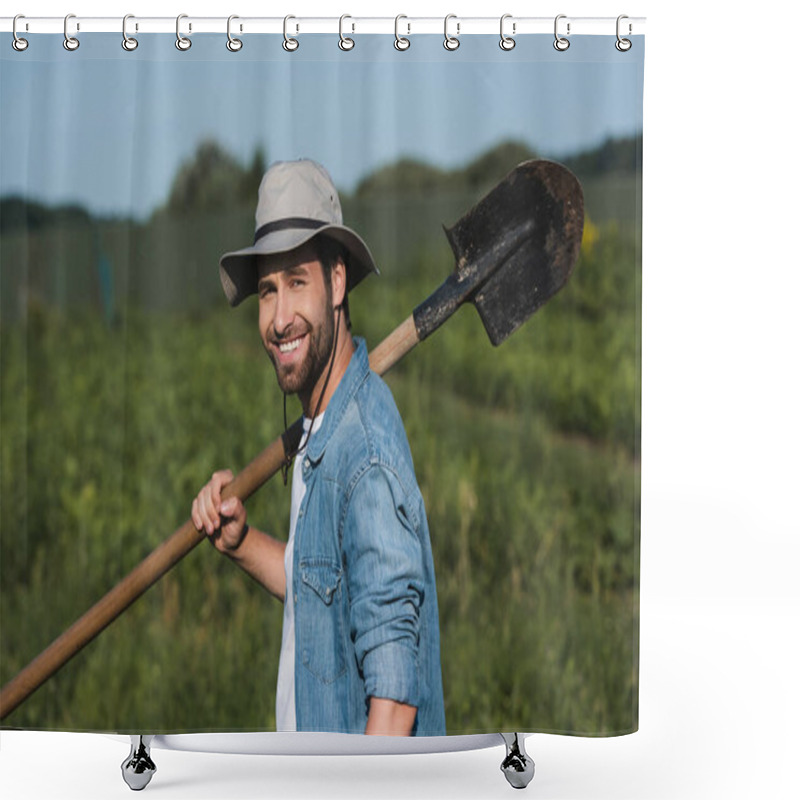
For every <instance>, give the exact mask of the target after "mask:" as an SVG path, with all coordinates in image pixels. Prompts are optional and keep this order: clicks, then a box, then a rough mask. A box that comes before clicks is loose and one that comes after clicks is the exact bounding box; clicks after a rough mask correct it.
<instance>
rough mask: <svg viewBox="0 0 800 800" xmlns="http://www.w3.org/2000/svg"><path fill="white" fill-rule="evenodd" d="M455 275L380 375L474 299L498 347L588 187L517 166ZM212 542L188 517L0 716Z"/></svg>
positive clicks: (468, 238)
mask: <svg viewBox="0 0 800 800" xmlns="http://www.w3.org/2000/svg"><path fill="white" fill-rule="evenodd" d="M445 233H446V235H447V238H448V241H449V242H450V246H451V247H452V249H453V253H454V254H455V257H456V266H455V271H454V272H453V273H452V274H451V275H450V276H449V277H448V278H447V280H445V281H444V283H442V285H441V286H440V287H439V288H438V289H437V290H436V291H435V292H434V293H433V294H432V295H431V296H430V297H429V298H428V299H427V300H425V301H424V302H423V303H421V304H420V305H419V306H417V308H416V309H414V313H413V314H411V316H409V317H408V319H406V320H405V321H404V322H403V323H401V324H400V325H399V326H398V327H397V328H396V329H395V330H394V331H393V332H392V333H391V334H390V335H389V336H388V337H387V338H386V339H384V341H383V342H381V343H380V344H379V345H378V346H377V347H376V348H375V349H374V350H373V351H372V353H371V354H370V357H369V363H370V367H371V368H372V369H373V370H374V371H375V372H377V373H378V374H379V375H382V374H383V373H384V372H386V371H387V370H388V369H389V368H390V367H392V366H393V365H394V364H396V363H397V362H398V361H399V360H400V359H401V358H402V357H403V356H404V355H405V354H406V353H408V352H409V351H410V350H411V349H413V348H414V347H415V346H416V345H417V344H418V343H419V342H421V341H422V340H423V339H425V338H427V337H428V336H430V334H431V333H433V332H434V331H435V330H436V329H437V328H438V327H439V326H440V325H442V324H443V323H444V322H445V321H446V320H447V319H449V318H450V317H451V316H452V314H453V313H454V312H455V311H456V310H457V309H458V308H459V307H460V306H461V305H463V304H464V303H466V302H471V303H473V304H474V305H475V307H476V308H477V310H478V314H479V315H480V318H481V320H482V322H483V324H484V327H485V328H486V332H487V333H488V334H489V339H490V340H491V342H492V344H494V345H499V344H501V343H502V342H504V341H505V340H506V339H507V338H508V337H509V336H510V335H511V334H512V333H513V332H514V331H515V330H516V329H517V328H518V327H519V326H520V325H522V323H523V322H525V320H527V319H528V318H529V317H530V316H531V315H532V314H533V313H534V312H535V311H536V310H537V309H539V308H541V306H542V305H543V304H544V303H546V302H547V300H549V299H550V298H551V297H552V296H553V295H554V294H555V293H556V292H557V291H558V290H559V289H560V288H561V287H562V286H563V285H564V284H565V283H566V281H567V279H568V278H569V276H570V274H571V272H572V267H573V265H574V264H575V261H576V259H577V257H578V251H579V250H580V244H581V237H582V234H583V192H582V190H581V186H580V184H579V183H578V181H577V179H576V178H575V176H574V175H573V174H572V173H571V172H570V171H569V170H567V169H566V168H565V167H562V166H561V165H559V164H556V163H554V162H551V161H542V160H537V161H526V162H524V163H522V164H520V165H519V166H517V167H516V168H515V169H513V170H512V171H511V172H510V173H509V174H508V175H507V176H506V177H505V178H503V180H502V181H500V183H499V184H497V186H495V187H494V188H493V189H492V190H491V191H490V192H489V194H487V195H486V196H485V197H484V198H483V199H482V200H481V201H480V202H479V203H478V204H477V205H476V206H474V207H473V208H472V209H471V210H470V211H469V212H468V213H467V214H465V215H464V216H463V217H462V218H461V219H460V220H459V221H458V222H456V224H455V225H453V227H452V228H445ZM301 434H302V420H301V419H298V420H297V421H296V422H295V423H294V424H293V425H292V426H291V427H290V428H289V429H288V430H287V431H286V432H285V433H284V434H283V436H282V437H281V438H280V439H277V440H275V441H274V442H273V443H272V444H270V445H269V446H268V447H267V448H266V449H265V450H264V451H262V452H261V454H260V455H258V456H257V457H256V458H255V459H254V460H253V461H251V462H250V464H248V465H247V466H246V467H245V468H244V469H243V470H242V471H241V472H240V473H239V474H238V475H237V476H236V477H235V478H234V480H233V481H232V482H231V483H229V484H228V485H227V486H226V487H225V488H224V490H223V492H222V497H223V499H225V498H228V497H231V496H234V495H235V496H237V497H239V499H240V500H242V502H244V501H245V500H247V498H248V497H250V495H252V494H253V492H255V491H256V490H257V489H258V488H259V487H260V486H261V485H262V484H264V483H265V482H266V481H267V480H269V479H270V478H271V477H272V476H273V475H274V474H275V473H276V472H278V470H279V469H280V467H281V465H282V464H283V463H284V462H285V461H286V459H287V456H288V457H291V456H292V455H293V454H294V453H295V452H296V451H297V449H298V447H299V445H300V438H301ZM205 538H206V535H205V533H204V532H198V531H197V530H196V529H195V527H194V525H193V523H192V521H191V520H188V521H186V522H185V523H184V524H183V525H182V526H181V527H180V528H178V530H176V531H175V532H174V533H173V534H172V536H170V537H169V538H168V539H167V540H166V541H164V542H163V543H162V544H161V545H160V546H159V547H158V548H156V549H155V550H154V551H153V552H152V553H151V554H150V555H149V556H148V557H147V558H146V559H145V560H144V561H142V562H141V563H140V564H139V565H138V566H137V567H136V568H135V569H134V570H133V571H132V572H130V573H129V574H128V575H127V577H125V578H124V579H123V580H122V581H120V582H119V583H118V584H117V585H116V586H115V587H114V588H113V589H111V591H109V592H108V593H107V594H106V595H105V596H104V597H103V598H102V599H101V600H100V601H98V602H97V603H96V604H95V605H94V606H92V608H90V609H89V611H87V612H86V613H85V614H84V615H83V616H82V617H81V618H80V619H79V620H78V621H77V622H75V623H74V624H73V625H72V626H71V627H70V628H69V629H67V630H66V631H65V632H64V633H63V634H61V636H59V637H58V639H56V640H55V641H54V642H53V643H52V644H51V645H50V646H49V647H48V648H47V649H46V650H44V651H42V653H40V654H39V655H38V656H37V657H36V658H35V659H34V660H33V661H32V662H31V663H30V664H28V666H27V667H25V668H24V669H23V670H22V671H21V672H20V673H18V674H17V675H16V677H14V678H13V679H12V680H10V681H9V682H8V683H7V684H6V685H5V686H4V687H3V689H2V691H0V719H5V717H6V716H8V715H9V714H10V713H11V712H12V711H13V710H14V709H15V708H16V707H17V706H18V705H19V704H20V703H22V702H23V701H24V700H25V699H26V698H27V697H28V696H29V695H30V694H32V693H33V692H34V691H35V690H36V689H37V688H39V686H41V685H42V684H43V683H44V682H45V681H46V680H47V679H48V678H50V677H51V676H52V675H53V674H54V673H55V672H56V671H57V670H58V669H60V668H61V667H62V666H63V665H64V664H65V663H66V662H67V661H69V659H70V658H72V656H74V655H75V654H76V653H78V652H79V651H80V650H81V649H82V648H83V647H84V646H85V645H87V644H88V643H89V642H90V641H92V639H94V638H95V637H96V636H97V635H98V634H99V633H100V632H101V631H102V630H103V629H104V628H105V627H106V626H108V625H109V624H110V623H111V622H113V621H114V620H115V619H116V618H117V617H118V616H119V615H120V614H121V613H122V612H123V611H124V610H125V609H126V608H127V607H128V606H130V605H131V604H132V603H133V602H134V601H135V600H136V599H138V598H139V597H140V596H141V595H142V594H144V592H145V591H147V589H149V588H150V586H152V585H153V584H154V583H155V582H156V581H157V580H158V579H159V578H160V577H161V576H162V575H164V573H166V572H167V571H168V570H169V569H171V568H172V567H173V566H174V565H175V564H176V563H177V562H178V561H180V559H181V558H183V557H184V556H185V555H186V554H187V553H189V552H190V551H191V550H192V549H193V548H195V547H196V546H197V545H198V544H200V542H202V541H203V540H204V539H205Z"/></svg>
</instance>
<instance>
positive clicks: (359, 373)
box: [307, 336, 369, 464]
mask: <svg viewBox="0 0 800 800" xmlns="http://www.w3.org/2000/svg"><path fill="white" fill-rule="evenodd" d="M353 341H354V342H355V345H356V349H355V352H354V353H353V355H352V356H351V357H350V363H349V364H348V365H347V369H346V370H345V372H344V375H343V376H342V379H341V380H340V381H339V385H338V386H337V387H336V390H335V391H334V393H333V397H331V400H330V402H329V403H328V405H327V407H326V408H325V416H324V417H323V418H322V426H321V427H320V429H319V430H318V431H317V432H316V433H312V434H311V438H310V439H309V442H308V451H307V455H308V458H309V459H310V460H311V461H312V462H313V463H314V464H316V463H317V462H318V461H319V460H320V459H321V458H322V456H323V455H324V454H325V448H326V447H327V445H328V442H329V441H330V438H331V436H333V433H334V431H335V430H336V429H337V428H338V427H339V422H340V421H341V419H342V416H344V412H345V410H346V409H347V407H348V406H349V405H350V401H351V400H352V399H353V396H354V395H355V393H356V391H358V388H359V386H361V384H362V383H363V382H364V380H365V379H366V377H367V375H368V374H369V356H368V355H367V344H366V342H365V341H364V340H363V339H362V338H361V337H360V336H354V337H353Z"/></svg>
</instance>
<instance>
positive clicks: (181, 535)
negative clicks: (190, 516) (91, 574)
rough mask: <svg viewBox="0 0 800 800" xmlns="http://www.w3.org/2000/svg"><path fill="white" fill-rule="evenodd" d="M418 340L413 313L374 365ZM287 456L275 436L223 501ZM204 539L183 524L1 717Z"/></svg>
mask: <svg viewBox="0 0 800 800" xmlns="http://www.w3.org/2000/svg"><path fill="white" fill-rule="evenodd" d="M418 342H419V338H418V336H417V331H416V328H415V326H414V318H413V315H412V316H410V317H409V318H408V319H407V320H405V322H403V323H402V324H401V325H399V326H398V327H397V328H396V329H395V330H394V331H393V332H392V333H391V334H389V336H387V337H386V339H384V340H383V341H382V342H381V343H380V344H379V345H378V346H377V347H376V348H375V349H374V350H373V351H372V353H371V354H370V359H369V360H370V367H371V368H372V369H373V370H374V371H375V372H377V373H378V374H379V375H382V374H383V373H385V372H386V371H387V370H388V369H390V368H391V367H392V366H393V365H394V364H396V363H397V362H398V361H399V360H400V359H401V358H402V357H403V356H404V355H405V354H406V353H408V352H409V351H410V350H411V349H412V348H413V347H414V346H415V345H416V344H417V343H418ZM299 423H300V420H298V422H296V423H295V425H293V426H292V428H296V427H298V426H299ZM285 458H286V453H285V450H284V444H283V440H282V439H276V440H275V441H274V442H272V444H270V445H269V446H268V447H266V448H265V449H264V450H263V451H262V452H261V453H260V454H259V455H258V456H256V457H255V458H254V459H253V460H252V461H251V462H250V463H249V464H248V465H247V466H246V467H245V468H244V469H243V470H242V471H241V472H240V473H239V474H238V475H237V476H236V477H235V478H234V479H233V481H231V483H229V484H228V485H227V486H226V487H225V488H224V489H223V491H222V497H223V499H225V498H228V497H232V496H236V497H238V498H239V499H240V500H241V501H242V502H245V501H246V500H247V499H248V498H249V497H250V496H251V495H252V494H253V493H254V492H255V491H256V490H257V489H258V488H259V487H260V486H262V485H263V484H264V483H266V482H267V481H268V480H269V479H270V478H271V477H272V476H273V475H274V474H275V473H276V472H277V471H278V470H279V469H280V468H281V465H282V464H283V462H284V460H285ZM205 538H206V536H205V533H203V532H200V531H197V530H196V528H195V527H194V523H193V522H192V521H191V520H187V521H186V522H184V523H183V525H181V527H180V528H178V530H176V531H175V532H174V533H173V534H172V536H170V537H169V538H168V539H167V540H166V541H164V542H163V543H162V544H161V545H159V546H158V547H157V548H156V549H155V550H154V551H153V552H152V553H150V555H149V556H147V558H145V559H144V561H142V562H141V563H140V564H139V565H138V566H137V567H136V568H135V569H134V570H133V571H132V572H130V573H129V574H128V575H127V576H126V577H125V578H123V579H122V580H121V581H120V582H119V583H118V584H117V585H116V586H115V587H114V588H113V589H111V591H109V592H108V593H107V594H106V595H105V596H104V597H103V598H102V599H101V600H99V601H98V602H97V603H95V604H94V605H93V606H92V607H91V608H90V609H89V610H88V611H87V612H86V613H85V614H84V615H83V616H82V617H81V618H80V619H79V620H78V621H77V622H75V623H74V624H73V625H72V626H71V627H69V628H68V629H67V630H66V631H64V633H62V634H61V636H59V637H58V639H56V640H55V641H54V642H53V643H52V644H51V645H50V646H49V647H48V648H47V649H46V650H43V651H42V652H41V653H40V654H39V655H38V656H37V657H36V658H35V659H34V660H33V661H31V663H30V664H28V666H27V667H25V668H24V669H23V670H22V671H21V672H19V673H18V674H17V675H16V676H15V677H14V678H12V679H11V680H10V681H9V682H8V683H7V684H6V685H5V686H4V687H3V689H2V691H0V719H5V717H6V716H8V715H9V714H10V713H11V712H12V711H13V710H14V709H15V708H16V707H17V706H18V705H19V704H20V703H22V702H23V701H24V700H25V699H26V698H27V697H28V696H29V695H31V694H32V693H33V692H34V691H36V689H38V688H39V687H40V686H41V685H42V684H43V683H44V682H45V681H46V680H47V679H48V678H50V677H51V676H52V675H53V674H54V673H55V672H56V671H57V670H59V669H60V668H61V667H62V666H63V665H64V664H66V663H67V661H69V660H70V659H71V658H72V657H73V656H74V655H75V654H76V653H78V652H79V651H80V650H81V649H82V648H83V647H85V646H86V645H87V644H89V642H91V641H92V639H94V638H95V637H96V636H97V635H98V634H99V633H100V632H101V631H102V630H104V629H105V628H106V627H107V626H108V625H110V624H111V623H112V622H113V621H114V620H115V619H116V618H117V617H118V616H119V615H120V614H121V613H122V612H123V611H125V609H126V608H128V606H130V605H132V604H133V603H134V601H136V600H137V599H138V598H139V597H141V596H142V595H143V594H144V593H145V592H146V591H147V590H148V589H149V588H150V587H151V586H152V585H153V584H154V583H155V582H156V581H157V580H158V579H159V578H160V577H161V576H162V575H164V574H165V573H166V572H168V571H169V570H170V569H171V568H172V567H173V566H174V565H175V564H177V563H178V561H180V560H181V559H182V558H183V557H184V556H185V555H187V554H188V553H189V552H190V551H191V550H193V549H194V548H195V547H196V546H197V545H198V544H200V542H202V541H203V539H205Z"/></svg>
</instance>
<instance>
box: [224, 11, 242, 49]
mask: <svg viewBox="0 0 800 800" xmlns="http://www.w3.org/2000/svg"><path fill="white" fill-rule="evenodd" d="M235 19H239V17H237V16H236V14H231V15H230V16H229V17H228V41H227V42H225V47H227V48H228V50H230V51H231V53H238V52H239V51H240V50H241V49H242V47H243V46H244V42H243V41H242V40H241V39H237V38H236V37H235V36H232V35H231V22H232V21H233V20H235ZM241 30H242V29H241V27H240V28H239V31H240V32H241Z"/></svg>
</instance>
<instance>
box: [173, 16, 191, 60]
mask: <svg viewBox="0 0 800 800" xmlns="http://www.w3.org/2000/svg"><path fill="white" fill-rule="evenodd" d="M188 18H189V15H188V14H178V18H177V19H176V20H175V47H177V48H178V50H180V51H181V52H186V51H187V50H188V49H189V48H190V47H191V46H192V40H191V39H189V38H188V37H186V36H184V35H183V34H182V33H181V20H182V19H188ZM189 30H190V31H191V30H192V26H191V25H190V26H189Z"/></svg>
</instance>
